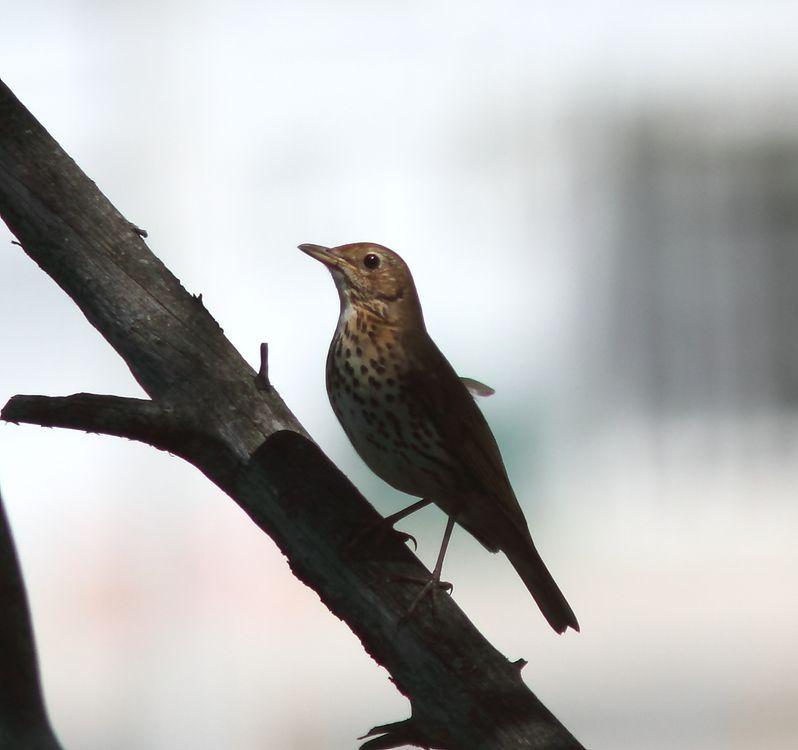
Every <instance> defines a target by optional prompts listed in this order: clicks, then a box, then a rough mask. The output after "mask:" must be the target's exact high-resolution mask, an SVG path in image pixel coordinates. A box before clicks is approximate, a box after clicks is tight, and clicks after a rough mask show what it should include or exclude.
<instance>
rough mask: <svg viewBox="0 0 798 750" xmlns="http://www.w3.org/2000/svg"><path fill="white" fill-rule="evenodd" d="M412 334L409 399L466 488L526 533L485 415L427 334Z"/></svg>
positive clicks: (487, 508)
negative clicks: (433, 431)
mask: <svg viewBox="0 0 798 750" xmlns="http://www.w3.org/2000/svg"><path fill="white" fill-rule="evenodd" d="M410 335H412V336H413V339H414V340H413V341H412V342H408V343H409V346H408V347H407V350H408V351H410V352H413V354H414V357H413V358H412V360H411V361H410V362H409V363H408V364H409V370H408V372H407V373H406V374H405V381H404V385H405V387H406V388H407V391H408V400H409V401H410V402H411V403H416V404H419V405H420V408H421V409H422V410H423V412H424V418H426V419H429V420H430V421H431V422H432V424H433V425H434V426H435V430H436V432H437V433H438V435H439V436H440V438H441V440H442V441H443V444H444V445H445V447H446V450H447V453H448V455H449V461H450V462H451V464H452V468H453V469H454V470H455V471H456V472H457V473H458V475H459V476H460V477H462V480H463V481H462V485H463V489H464V490H466V491H467V492H469V494H470V493H472V492H473V494H474V495H479V496H481V497H483V498H485V499H490V500H491V501H493V502H490V507H486V508H485V509H484V510H485V511H486V512H495V510H500V511H501V512H502V514H503V515H505V516H506V517H507V518H508V520H510V521H511V522H512V525H513V526H515V527H516V528H519V530H523V531H524V532H526V528H527V527H526V520H525V519H524V515H523V512H522V510H521V507H520V506H519V504H518V501H517V500H516V498H515V494H514V493H513V490H512V487H511V486H510V480H509V479H508V477H507V471H506V469H505V468H504V462H503V461H502V457H501V454H500V453H499V448H498V446H497V445H496V440H495V438H494V437H493V433H492V432H491V430H490V427H489V426H488V423H487V422H486V421H485V417H484V416H483V415H482V412H481V411H480V410H479V407H478V406H477V405H476V403H475V402H474V399H473V398H472V396H471V394H470V393H469V392H468V389H467V388H466V386H465V385H464V384H463V382H462V381H461V379H460V378H459V377H458V375H457V374H456V373H455V371H454V369H453V368H452V366H451V365H450V364H449V362H448V360H447V359H446V358H445V357H444V356H443V354H442V353H441V352H440V350H439V349H438V347H437V346H436V345H435V343H434V342H433V341H432V339H431V338H430V337H429V336H428V335H427V334H426V332H414V333H412V334H410ZM483 502H484V501H483ZM469 515H470V514H469ZM472 533H473V532H472ZM497 541H498V540H497ZM483 543H484V542H483ZM491 546H492V545H491Z"/></svg>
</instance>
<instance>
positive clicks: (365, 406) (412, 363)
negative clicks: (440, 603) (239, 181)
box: [299, 242, 579, 633]
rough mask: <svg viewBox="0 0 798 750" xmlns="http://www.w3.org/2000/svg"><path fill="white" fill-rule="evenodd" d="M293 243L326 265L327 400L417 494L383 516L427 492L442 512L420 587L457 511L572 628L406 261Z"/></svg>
mask: <svg viewBox="0 0 798 750" xmlns="http://www.w3.org/2000/svg"><path fill="white" fill-rule="evenodd" d="M299 249H300V250H302V251H303V252H305V253H307V254H308V255H310V256H311V257H313V258H316V259H317V260H320V261H321V262H322V263H324V264H325V265H326V266H327V268H328V269H329V270H330V272H331V273H332V277H333V279H334V281H335V286H336V287H337V289H338V295H339V297H340V302H341V311H340V316H339V318H338V326H337V328H336V330H335V335H334V336H333V340H332V343H331V344H330V350H329V353H328V355H327V393H328V395H329V397H330V402H331V404H332V407H333V410H334V411H335V414H336V416H337V417H338V419H339V421H340V422H341V425H342V426H343V428H344V431H345V432H346V434H347V436H348V437H349V439H350V440H351V442H352V444H353V445H354V447H355V449H356V450H357V452H358V453H359V454H360V456H361V457H362V458H363V460H364V461H365V462H366V464H368V466H369V467H370V468H371V469H372V471H374V473H376V474H377V475H378V476H379V477H381V478H382V479H383V480H385V481H386V482H388V484H390V485H392V486H393V487H395V488H396V489H398V490H401V491H402V492H406V493H408V494H410V495H415V496H418V497H420V498H422V499H421V500H419V501H418V502H416V503H414V504H413V505H411V506H410V507H409V508H407V509H405V510H404V511H400V512H399V513H396V514H394V515H393V516H390V517H389V518H388V519H387V521H389V522H391V523H392V522H395V521H397V520H398V519H399V518H402V517H404V516H406V515H408V514H409V513H411V512H413V511H414V510H418V509H419V508H420V507H423V506H424V505H426V504H427V503H429V502H433V503H435V504H436V505H437V506H439V507H440V508H441V509H442V510H443V511H444V512H445V513H446V514H447V515H448V516H449V520H448V523H447V526H446V532H445V534H444V538H443V543H442V544H441V549H440V553H439V555H438V561H437V563H436V565H435V569H434V571H433V575H432V578H431V579H430V581H429V583H428V585H427V586H426V587H425V589H424V590H423V591H422V594H423V593H424V592H425V591H427V590H429V587H430V586H432V587H433V593H434V587H436V586H444V585H445V584H442V583H441V581H440V573H441V567H442V565H443V558H444V555H445V553H446V546H447V544H448V541H449V536H450V534H451V531H452V527H453V525H454V522H455V521H456V522H457V523H459V524H460V525H461V526H462V527H463V528H465V529H466V530H467V531H469V532H470V533H471V534H473V535H474V536H475V537H476V538H477V540H478V541H479V542H481V543H482V544H483V545H484V546H485V547H486V548H487V549H489V550H490V551H491V552H496V551H498V550H501V551H502V552H504V553H505V555H507V557H508V559H509V560H510V562H511V563H512V565H513V567H514V568H515V569H516V571H517V572H518V574H519V575H520V576H521V578H522V580H523V581H524V583H525V584H526V587H527V588H528V589H529V591H530V593H531V594H532V596H533V597H534V599H535V601H536V602H537V604H538V606H539V607H540V610H541V612H543V615H544V617H545V618H546V620H548V622H549V624H550V625H551V626H552V628H554V630H556V631H557V632H558V633H562V632H564V631H565V630H566V629H567V628H568V627H571V628H573V629H574V630H577V631H578V630H579V624H578V623H577V621H576V617H575V616H574V613H573V611H572V610H571V607H570V606H569V605H568V602H567V601H566V600H565V597H564V596H563V594H562V592H561V591H560V589H559V588H558V587H557V584H556V583H555V582H554V579H553V578H552V576H551V574H550V573H549V571H548V570H547V569H546V566H545V565H544V563H543V561H542V560H541V558H540V555H539V554H538V552H537V550H536V549H535V545H534V544H533V543H532V537H531V536H530V534H529V528H528V527H527V523H526V519H525V518H524V514H523V512H522V511H521V506H520V505H519V504H518V501H517V500H516V498H515V494H514V493H513V490H512V487H511V486H510V481H509V479H508V477H507V472H506V470H505V468H504V463H503V462H502V458H501V455H500V453H499V449H498V446H497V445H496V441H495V439H494V437H493V434H492V433H491V431H490V428H489V427H488V424H487V422H486V421H485V418H484V417H483V416H482V412H481V411H480V410H479V408H478V407H477V405H476V403H475V402H474V399H473V398H472V396H471V395H470V394H469V392H468V389H467V387H466V385H465V384H464V383H463V382H462V381H461V379H460V378H459V377H458V376H457V375H456V373H455V371H454V370H453V369H452V366H451V365H450V364H449V362H448V361H447V360H446V358H445V357H444V356H443V354H441V352H440V351H439V350H438V347H437V346H435V344H434V343H433V341H432V339H431V338H430V337H429V335H428V334H427V330H426V328H425V326H424V318H423V315H422V312H421V305H420V303H419V300H418V295H417V293H416V288H415V285H414V283H413V277H412V276H411V275H410V270H409V269H408V267H407V265H406V264H405V262H404V261H403V260H402V259H401V258H400V257H399V256H398V255H397V254H396V253H394V252H393V251H391V250H389V249H388V248H386V247H383V246H381V245H375V244H372V243H367V242H359V243H355V244H351V245H341V246H340V247H334V248H326V247H322V246H320V245H300V246H299ZM472 385H473V383H472ZM417 602H418V599H416V602H414V606H415V604H416V603H417Z"/></svg>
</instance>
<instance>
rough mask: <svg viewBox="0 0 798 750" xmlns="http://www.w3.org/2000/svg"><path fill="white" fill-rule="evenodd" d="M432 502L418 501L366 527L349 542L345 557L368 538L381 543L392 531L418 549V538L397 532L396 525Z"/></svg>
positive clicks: (345, 548)
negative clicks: (373, 538)
mask: <svg viewBox="0 0 798 750" xmlns="http://www.w3.org/2000/svg"><path fill="white" fill-rule="evenodd" d="M431 502H432V501H431V500H423V499H422V500H418V501H416V502H415V503H413V504H412V505H408V506H407V507H406V508H405V509H404V510H400V511H398V512H397V513H392V514H391V515H390V516H386V517H385V518H380V519H379V520H378V521H375V522H374V523H372V524H369V525H368V526H366V528H364V529H361V530H360V531H359V532H358V533H357V534H356V535H355V536H354V538H352V539H351V540H350V541H349V542H347V544H346V546H345V547H344V550H343V551H344V556H349V553H351V551H352V550H353V549H354V548H355V547H357V546H359V545H360V544H361V543H362V542H363V541H364V540H365V539H366V538H367V537H376V539H375V541H379V540H381V539H383V538H384V536H385V534H386V533H387V532H388V531H390V532H392V533H393V534H394V535H396V536H398V537H399V539H400V540H401V541H402V542H409V541H412V542H413V548H414V549H418V544H416V538H415V537H414V536H413V535H412V534H406V533H405V532H404V531H397V530H396V529H395V528H393V526H394V524H395V523H397V521H401V520H402V519H403V518H405V517H407V516H409V515H410V514H411V513H415V512H416V511H417V510H421V508H423V507H425V506H427V505H429V504H430V503H431Z"/></svg>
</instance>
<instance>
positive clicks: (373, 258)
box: [363, 253, 380, 268]
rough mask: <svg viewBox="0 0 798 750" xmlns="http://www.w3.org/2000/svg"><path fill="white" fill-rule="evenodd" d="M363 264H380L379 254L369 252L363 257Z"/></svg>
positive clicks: (367, 265)
mask: <svg viewBox="0 0 798 750" xmlns="http://www.w3.org/2000/svg"><path fill="white" fill-rule="evenodd" d="M363 265H364V266H365V267H366V268H376V267H377V266H378V265H380V256H379V255H377V254H376V253H369V254H368V255H367V256H366V257H365V258H363Z"/></svg>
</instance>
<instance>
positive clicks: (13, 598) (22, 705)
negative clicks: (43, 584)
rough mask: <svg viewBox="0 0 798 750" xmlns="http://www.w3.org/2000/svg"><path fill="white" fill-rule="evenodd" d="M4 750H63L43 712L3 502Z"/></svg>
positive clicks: (0, 738) (0, 671)
mask: <svg viewBox="0 0 798 750" xmlns="http://www.w3.org/2000/svg"><path fill="white" fill-rule="evenodd" d="M0 747H2V748H20V750H61V746H60V745H59V744H58V741H57V740H56V738H55V735H54V734H53V730H52V729H51V727H50V722H49V720H48V719H47V713H46V712H45V710H44V699H43V698H42V688H41V682H40V680H39V668H38V665H37V662H36V649H35V646H34V641H33V629H32V628H31V621H30V610H29V609H28V598H27V596H26V595H25V586H24V585H23V583H22V574H21V572H20V569H19V560H18V559H17V553H16V550H15V548H14V540H13V538H12V537H11V529H10V528H9V526H8V519H7V518H6V513H5V509H4V508H3V500H2V498H0Z"/></svg>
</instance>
